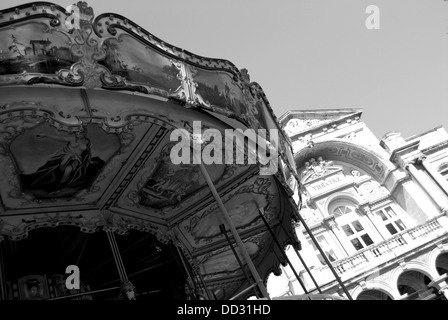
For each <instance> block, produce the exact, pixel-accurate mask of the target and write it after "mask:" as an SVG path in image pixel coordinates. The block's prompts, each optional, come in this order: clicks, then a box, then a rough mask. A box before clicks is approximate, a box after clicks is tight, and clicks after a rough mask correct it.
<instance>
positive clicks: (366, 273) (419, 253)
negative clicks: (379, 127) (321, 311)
mask: <svg viewBox="0 0 448 320" xmlns="http://www.w3.org/2000/svg"><path fill="white" fill-rule="evenodd" d="M361 116H362V112H361V110H359V109H329V110H302V111H289V112H287V113H286V114H284V115H283V116H282V117H281V118H280V122H281V123H282V125H283V127H284V129H285V131H286V132H287V134H288V135H289V136H290V138H291V140H292V143H293V148H294V159H295V162H296V166H297V168H298V174H299V176H300V182H301V188H300V190H297V191H298V192H297V193H296V195H295V197H296V199H297V200H298V199H299V193H300V196H301V200H302V205H301V209H300V214H301V215H302V217H303V219H304V220H305V221H306V225H307V227H308V228H309V229H310V231H311V232H312V235H313V236H314V237H315V240H316V241H317V242H318V243H319V245H320V249H321V250H319V248H318V247H316V245H315V244H314V243H313V241H312V238H311V237H310V234H309V233H308V232H307V230H305V228H304V225H303V224H298V225H297V226H296V232H297V234H298V238H299V239H300V240H301V242H302V248H303V250H302V254H303V257H304V258H305V259H306V261H307V263H308V264H309V265H308V270H306V269H305V268H304V267H301V264H300V262H299V261H296V260H294V261H293V262H292V264H293V265H294V266H295V268H296V269H298V270H300V272H298V273H299V276H300V281H297V279H296V278H295V276H294V275H293V273H292V272H291V269H289V268H284V269H283V270H284V272H283V274H282V276H281V277H275V276H272V277H271V278H270V280H269V284H268V289H270V293H271V294H272V295H273V296H288V295H297V294H303V293H304V292H310V293H319V292H323V293H327V294H335V295H343V296H345V297H347V294H346V293H345V292H343V291H342V290H341V287H340V286H339V285H338V283H337V281H336V279H337V277H339V279H340V280H341V281H342V282H343V283H344V285H345V287H346V289H347V291H348V293H349V295H350V297H351V298H352V299H356V300H401V299H418V300H422V299H446V297H447V291H448V288H447V273H448V217H447V212H448V181H447V179H448V134H447V132H446V130H445V129H444V128H442V127H437V128H434V129H432V130H429V131H426V132H423V133H421V134H418V135H414V136H411V137H408V138H406V137H402V135H401V134H400V133H398V132H390V133H387V134H386V135H384V137H383V138H382V139H381V141H379V140H378V139H377V138H376V137H375V135H374V134H373V133H372V132H371V131H370V130H369V128H368V127H367V126H366V124H365V123H364V122H363V120H362V117H361ZM290 255H291V256H293V254H291V253H290ZM329 264H331V266H332V267H333V268H334V271H335V273H336V274H337V275H335V274H334V273H333V272H332V270H331V269H330V268H329ZM300 282H302V285H301V283H300ZM274 284H275V286H274Z"/></svg>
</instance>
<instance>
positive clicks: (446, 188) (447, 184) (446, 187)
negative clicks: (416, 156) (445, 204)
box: [421, 158, 448, 196]
mask: <svg viewBox="0 0 448 320" xmlns="http://www.w3.org/2000/svg"><path fill="white" fill-rule="evenodd" d="M421 163H422V165H423V167H424V168H425V169H426V171H428V173H429V175H430V176H431V178H433V179H434V181H435V182H436V183H437V184H438V185H439V187H440V188H441V189H442V190H443V192H444V193H445V196H448V181H446V180H445V179H444V178H443V177H442V175H441V174H440V173H439V172H437V169H436V168H435V167H434V166H433V164H432V163H430V162H429V161H428V160H427V159H426V158H422V159H421Z"/></svg>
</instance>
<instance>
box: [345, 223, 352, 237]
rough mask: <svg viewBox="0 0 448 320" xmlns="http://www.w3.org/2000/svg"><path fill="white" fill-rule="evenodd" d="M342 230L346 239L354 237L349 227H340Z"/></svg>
mask: <svg viewBox="0 0 448 320" xmlns="http://www.w3.org/2000/svg"><path fill="white" fill-rule="evenodd" d="M342 230H344V232H345V234H346V235H347V237H350V236H352V235H354V234H355V233H354V232H353V230H352V228H350V226H349V225H348V224H346V225H343V226H342Z"/></svg>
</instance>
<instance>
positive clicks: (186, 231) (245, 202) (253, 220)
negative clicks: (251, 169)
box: [179, 178, 278, 247]
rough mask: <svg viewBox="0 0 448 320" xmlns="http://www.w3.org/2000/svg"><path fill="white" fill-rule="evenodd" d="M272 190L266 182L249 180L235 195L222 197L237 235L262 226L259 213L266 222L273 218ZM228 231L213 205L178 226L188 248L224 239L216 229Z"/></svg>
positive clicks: (275, 205) (272, 187) (219, 213)
mask: <svg viewBox="0 0 448 320" xmlns="http://www.w3.org/2000/svg"><path fill="white" fill-rule="evenodd" d="M275 192H276V191H275V186H274V185H273V184H272V181H270V178H252V179H249V180H248V181H247V182H246V183H245V184H244V185H242V186H240V187H239V188H238V189H237V190H236V191H235V192H232V193H228V194H226V195H225V196H223V198H222V200H223V202H224V206H225V208H226V210H227V212H228V214H229V216H230V219H231V220H232V222H233V224H234V226H235V228H237V230H238V231H240V232H241V231H247V230H250V229H254V228H257V227H259V226H260V225H262V224H263V222H262V220H261V218H260V215H259V210H260V209H262V211H263V212H264V216H265V218H266V220H267V221H271V220H272V219H275V217H276V210H277V209H278V202H277V200H276V199H275V196H274V194H275ZM221 224H224V225H225V226H226V228H227V230H229V227H228V225H227V222H225V219H224V217H223V215H222V212H221V210H220V208H219V207H218V205H217V204H216V203H215V202H212V203H211V204H210V206H209V207H208V208H206V209H205V210H203V211H201V212H198V213H196V214H195V215H194V216H192V217H191V218H190V219H188V220H185V221H183V222H182V223H180V224H179V231H180V232H181V233H182V234H183V235H184V237H185V238H186V239H187V240H188V241H189V243H190V245H191V246H192V247H203V246H206V245H208V244H210V243H212V242H213V241H216V240H220V239H221V240H222V239H225V238H224V235H223V234H222V233H221V230H220V225H221Z"/></svg>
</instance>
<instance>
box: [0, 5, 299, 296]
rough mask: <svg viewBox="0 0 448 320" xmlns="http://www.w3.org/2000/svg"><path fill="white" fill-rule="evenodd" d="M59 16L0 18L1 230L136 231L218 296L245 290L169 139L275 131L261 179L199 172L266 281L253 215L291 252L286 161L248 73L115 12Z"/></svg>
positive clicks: (37, 9) (265, 242) (229, 168)
mask: <svg viewBox="0 0 448 320" xmlns="http://www.w3.org/2000/svg"><path fill="white" fill-rule="evenodd" d="M71 11H72V12H71V13H69V12H66V9H64V8H62V7H60V6H58V5H55V4H52V3H47V2H35V3H29V4H26V5H22V6H18V7H15V8H9V9H5V10H1V12H0V200H1V202H0V231H1V234H3V235H4V236H8V237H9V238H10V239H12V240H20V239H23V238H25V237H27V235H28V232H29V231H30V230H32V229H35V228H41V227H55V226H58V225H76V226H79V227H80V229H81V231H83V232H95V231H97V230H100V229H102V230H112V231H114V232H117V233H122V234H124V233H126V232H127V231H128V230H130V229H137V230H141V231H147V232H150V233H152V234H154V235H156V236H157V237H158V239H159V240H160V241H162V242H164V243H168V242H173V243H174V244H176V245H177V246H179V247H180V248H181V250H182V251H183V253H184V254H185V256H186V257H187V258H188V260H189V262H190V263H191V265H192V266H193V267H194V268H195V269H196V270H197V271H198V272H200V274H201V275H202V278H203V279H204V281H205V283H206V284H207V287H208V288H209V289H210V290H211V291H212V292H213V293H214V294H215V295H216V297H218V298H219V299H228V298H230V297H232V296H233V295H235V294H236V293H238V292H240V291H241V290H243V289H244V288H245V287H247V286H248V283H247V281H246V278H245V276H244V273H243V272H242V270H241V269H240V267H239V264H238V262H237V259H236V258H235V255H234V254H233V252H232V250H231V248H230V247H229V244H228V242H227V241H226V237H225V236H224V235H223V234H222V233H221V231H220V224H225V225H226V223H225V222H222V221H223V220H222V217H221V211H220V208H219V206H218V204H217V202H216V199H215V198H214V196H213V194H212V192H211V190H210V188H209V187H208V185H207V182H206V180H205V178H204V175H202V174H201V171H200V170H199V168H198V165H197V164H194V163H185V164H178V165H176V164H174V163H173V162H172V161H171V158H170V155H171V150H172V148H173V147H174V146H175V145H176V144H177V143H178V142H177V140H176V141H173V139H172V137H171V135H172V133H173V131H174V130H176V129H184V130H185V132H187V133H188V134H189V137H190V138H191V137H192V136H193V129H194V126H195V123H193V122H194V121H200V125H199V128H200V129H201V130H202V131H204V130H206V129H215V130H218V132H220V133H222V136H223V137H224V136H225V135H224V132H225V131H224V130H226V129H237V128H239V129H242V130H246V129H253V130H259V129H266V130H272V129H275V130H279V143H278V145H276V146H274V148H275V149H276V150H277V151H278V155H279V162H278V171H277V172H276V173H275V174H272V175H262V174H261V173H260V168H263V164H262V162H261V160H260V159H257V163H255V164H251V163H249V162H248V161H247V159H245V162H244V163H243V164H233V163H230V164H225V163H219V162H216V163H211V164H206V165H205V167H206V170H207V172H208V175H209V176H210V178H211V180H212V182H213V184H214V186H215V187H216V190H217V191H218V194H219V196H220V198H221V199H222V201H223V203H224V206H225V208H226V210H227V211H228V213H229V215H230V218H231V220H232V222H233V224H234V226H235V227H236V229H237V230H238V233H239V235H240V237H241V239H242V241H243V242H244V245H245V247H246V250H247V252H248V253H249V254H250V256H251V258H252V260H253V262H254V264H255V266H256V267H257V270H258V272H259V274H260V275H261V277H262V279H263V280H264V282H265V283H266V281H267V277H268V275H269V274H270V272H272V271H274V273H276V274H279V273H280V270H279V268H278V267H279V261H278V258H277V257H281V255H279V254H278V253H277V252H276V251H277V250H278V249H277V248H275V242H274V241H273V239H272V236H271V234H270V232H269V230H268V228H267V226H266V225H265V224H264V222H263V220H262V218H261V217H260V214H259V213H260V212H263V213H264V217H265V218H266V220H267V221H268V224H269V226H270V228H271V229H272V231H273V232H274V234H275V235H276V237H277V239H278V241H279V242H280V244H281V245H282V246H285V245H286V244H288V243H290V244H294V245H298V240H297V238H296V237H295V234H294V231H293V229H292V225H291V219H294V217H295V215H296V214H297V207H296V205H295V204H294V203H293V202H292V201H291V199H292V198H291V195H292V194H293V190H294V189H293V182H292V181H293V180H294V178H293V175H294V174H295V165H294V161H293V156H292V149H291V144H290V140H289V138H288V137H287V135H286V134H285V133H284V132H283V130H282V129H281V128H280V127H279V125H278V121H277V119H276V117H275V115H274V113H273V111H272V109H271V107H270V105H269V102H268V100H267V98H266V96H265V95H264V93H263V90H262V89H261V87H260V86H259V85H258V84H257V83H254V82H250V80H249V76H248V74H247V70H244V69H243V70H238V69H237V68H236V67H235V66H234V65H233V64H232V63H231V62H229V61H227V60H222V59H211V58H205V57H201V56H198V55H195V54H193V53H190V52H188V51H185V50H183V49H180V48H177V47H175V46H172V45H170V44H168V43H166V42H164V41H162V40H161V39H159V38H157V37H155V36H154V35H152V34H151V33H149V32H147V31H146V30H144V29H143V28H141V27H139V26H138V25H136V24H135V23H133V22H132V21H129V20H128V19H126V18H125V17H123V16H121V15H118V14H111V13H107V14H101V15H99V16H97V17H95V16H94V13H93V9H92V8H90V7H89V6H88V5H87V4H86V3H85V2H78V4H77V5H73V6H72V7H71ZM256 132H260V131H256ZM250 139H251V138H250V137H249V141H250ZM224 140H225V139H224V138H223V142H225V141H224ZM193 141H194V140H193ZM246 144H247V145H250V143H248V141H246ZM222 145H223V146H224V145H225V143H223V144H222ZM206 147H207V143H204V144H203V145H202V146H201V148H203V149H204V148H206ZM223 148H224V147H223ZM203 149H202V150H203ZM223 152H225V150H223ZM1 234H0V236H1ZM229 235H230V234H229ZM230 237H231V236H230ZM231 238H232V237H231ZM232 241H234V240H232ZM237 251H238V249H237ZM243 262H244V260H243ZM280 262H281V263H283V264H284V263H285V261H280Z"/></svg>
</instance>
